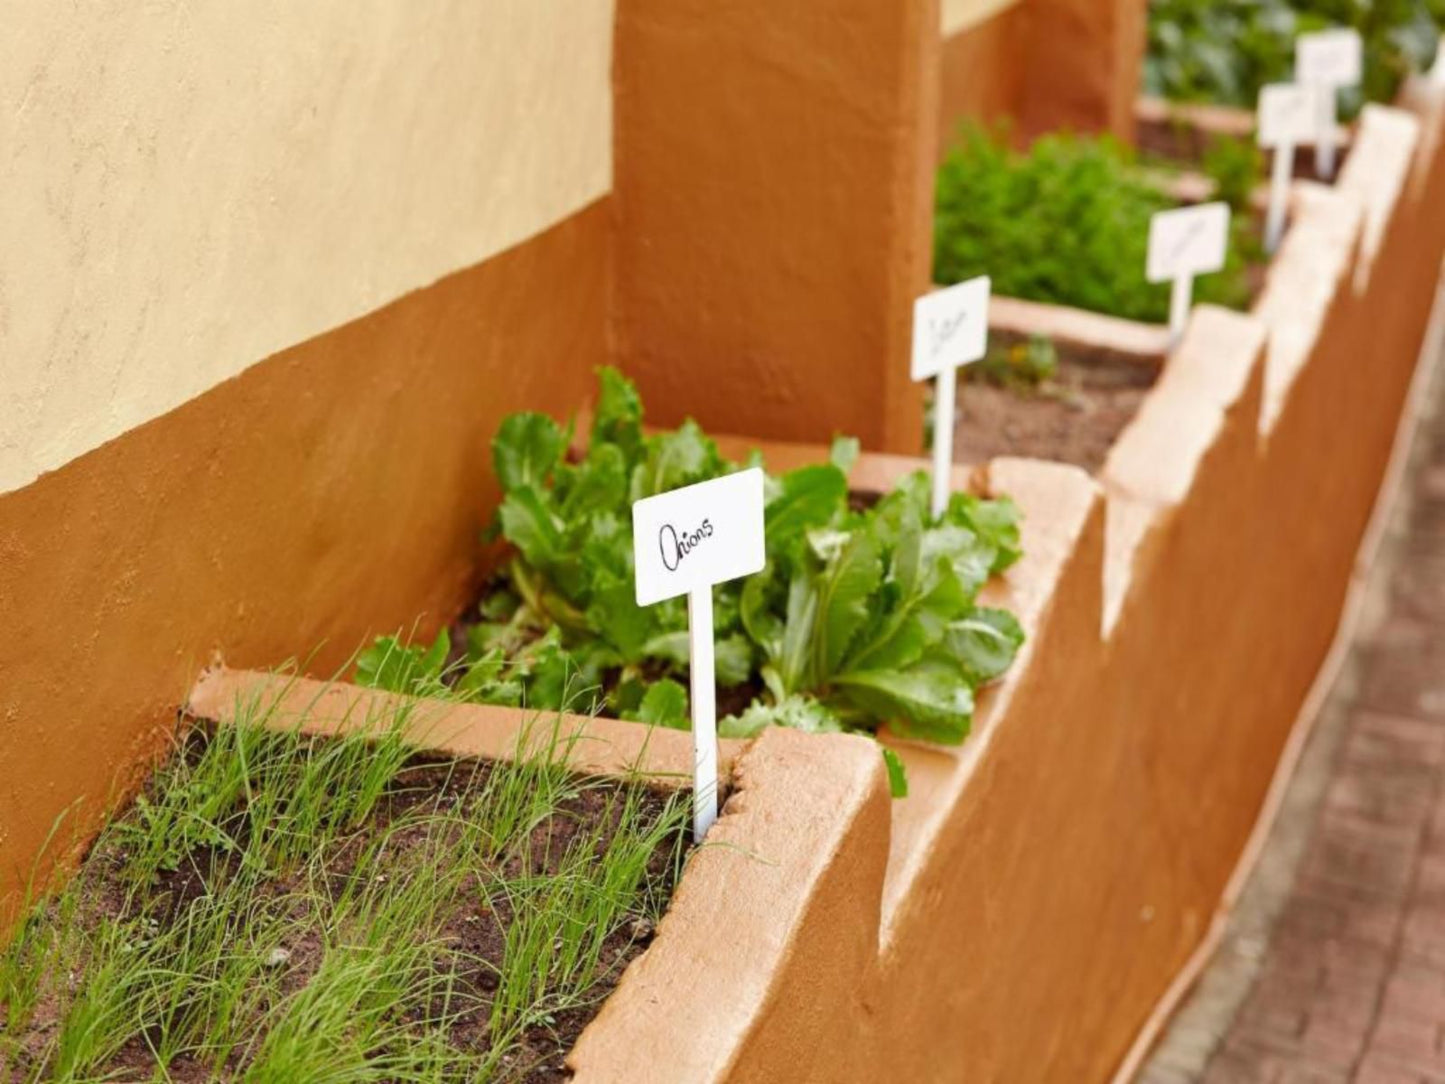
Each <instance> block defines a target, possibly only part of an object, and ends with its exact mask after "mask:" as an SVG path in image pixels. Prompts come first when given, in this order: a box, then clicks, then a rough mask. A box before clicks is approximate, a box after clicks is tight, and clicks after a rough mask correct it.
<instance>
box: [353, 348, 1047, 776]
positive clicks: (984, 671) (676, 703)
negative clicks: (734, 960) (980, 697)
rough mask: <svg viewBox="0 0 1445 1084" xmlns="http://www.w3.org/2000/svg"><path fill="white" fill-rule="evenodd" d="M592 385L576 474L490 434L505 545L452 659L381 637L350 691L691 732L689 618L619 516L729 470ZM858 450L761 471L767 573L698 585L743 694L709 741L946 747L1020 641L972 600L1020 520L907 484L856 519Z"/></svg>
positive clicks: (698, 443) (688, 425)
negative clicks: (641, 584)
mask: <svg viewBox="0 0 1445 1084" xmlns="http://www.w3.org/2000/svg"><path fill="white" fill-rule="evenodd" d="M600 383H601V387H600V391H599V395H598V400H597V404H596V412H595V414H594V417H593V422H592V429H591V434H590V437H589V441H588V445H587V450H586V453H585V455H583V456H582V457H581V459H580V460H577V459H575V458H574V459H573V460H572V461H569V459H568V448H567V445H568V443H569V441H570V429H564V428H563V427H562V426H559V425H557V424H556V423H555V422H553V421H552V420H551V419H549V418H546V417H544V416H542V415H539V414H517V415H513V416H512V417H510V418H508V419H507V420H506V421H505V422H504V423H503V424H502V426H501V428H500V429H499V431H498V433H497V436H496V439H495V440H494V442H493V460H494V464H495V467H496V473H497V478H498V480H499V481H500V482H501V485H502V489H503V497H502V502H501V506H500V508H499V510H498V514H497V527H498V531H499V533H500V535H501V536H502V537H503V538H504V539H505V540H506V541H507V542H508V543H510V544H511V546H512V548H513V550H514V552H513V554H512V556H511V558H510V560H509V561H508V563H507V564H506V565H505V566H504V568H503V570H502V571H501V573H500V574H499V576H498V579H497V580H496V582H495V583H494V589H493V590H492V591H490V592H489V593H488V595H487V597H486V598H485V599H484V601H483V603H482V606H481V609H480V612H479V614H478V615H477V616H478V617H479V620H477V621H476V622H475V623H473V624H472V625H470V626H469V628H468V634H467V644H466V651H465V654H464V656H463V657H461V658H459V659H453V658H452V656H453V652H452V647H451V643H450V640H449V638H448V636H447V634H446V632H445V631H443V632H442V633H441V634H439V636H438V637H437V639H436V641H434V642H433V643H432V644H430V645H412V646H408V645H403V644H402V643H401V642H399V641H398V640H397V639H396V638H395V637H383V638H381V639H379V640H377V642H376V643H375V644H374V645H373V646H372V647H371V648H369V649H368V650H367V651H365V652H363V653H362V655H361V657H360V660H359V662H358V666H357V680H358V681H359V682H361V683H362V684H365V685H371V686H373V687H377V688H386V689H393V690H395V691H399V692H409V693H419V694H436V693H439V692H442V691H446V690H450V693H451V695H454V696H459V697H461V698H463V699H468V700H474V701H479V702H485V703H495V704H509V705H514V706H521V707H528V708H535V709H538V710H570V711H594V710H598V709H601V708H604V707H605V708H606V709H607V710H609V711H611V712H612V713H614V714H617V715H619V716H621V717H623V718H631V719H636V720H639V721H642V722H645V723H649V724H651V725H655V726H669V727H681V728H686V727H687V726H688V695H687V690H686V688H685V684H684V682H685V680H686V677H687V668H688V663H689V642H688V633H687V611H686V606H685V604H684V603H683V601H682V600H680V599H674V600H670V601H668V602H664V603H660V604H658V605H656V606H650V607H646V608H642V607H639V606H638V605H637V604H636V600H635V594H634V588H633V570H632V535H631V511H630V504H631V502H632V501H634V500H637V499H639V498H640V497H644V496H650V495H652V494H654V493H658V492H663V491H666V490H669V489H673V488H676V487H678V486H682V485H688V484H691V483H693V482H697V481H702V480H705V479H707V478H713V477H718V476H720V475H722V474H725V473H727V472H729V471H731V470H734V469H736V465H735V464H732V463H730V462H728V461H727V460H725V459H724V458H723V457H722V456H721V455H720V454H719V452H718V449H717V446H716V444H715V443H714V442H713V441H712V440H711V439H709V438H708V437H707V436H706V434H704V433H703V431H702V430H701V428H699V427H698V426H697V425H696V423H694V422H691V421H689V422H685V423H684V424H683V425H682V426H681V427H679V428H678V429H676V430H674V431H672V432H668V433H661V434H655V435H654V434H649V433H647V432H646V431H645V430H644V429H643V426H642V404H641V402H640V400H639V398H638V396H637V392H636V390H635V389H634V388H633V387H632V385H631V384H630V383H629V382H628V381H627V380H626V379H625V378H623V377H622V376H621V375H620V374H618V373H617V372H615V371H614V370H610V369H605V370H603V371H602V372H601V374H600ZM857 455H858V443H857V441H855V440H850V439H848V438H838V439H836V440H835V441H834V443H833V447H832V451H831V455H830V461H829V462H827V463H821V464H817V465H813V466H806V467H802V468H800V469H797V470H794V471H790V472H788V473H786V474H783V475H781V476H778V477H770V478H769V479H768V480H767V485H766V491H765V492H766V497H765V501H766V504H765V515H766V523H767V558H768V560H767V566H766V568H765V569H764V570H763V572H761V573H759V574H758V575H756V576H752V577H749V578H748V579H746V580H743V581H735V582H732V583H728V584H722V585H719V586H718V587H717V588H715V589H714V624H715V633H716V635H715V641H714V643H715V649H716V650H715V657H716V673H717V678H718V682H719V684H720V685H721V686H723V687H724V688H732V689H746V690H748V691H749V693H750V694H751V696H752V703H751V705H750V706H749V707H748V708H747V709H746V710H745V711H743V712H741V713H740V714H738V715H736V716H731V717H726V718H724V719H722V720H720V721H719V731H720V733H722V734H723V735H724V736H734V737H737V736H751V735H754V734H756V733H758V732H759V731H760V730H761V729H762V728H764V727H766V726H789V727H793V728H795V729H799V730H805V731H810V732H828V731H840V730H861V731H864V732H871V731H873V730H875V729H876V728H877V727H878V726H879V725H880V724H882V723H888V724H890V725H891V726H893V727H894V728H895V729H896V730H897V731H898V732H899V733H901V734H905V735H910V736H914V737H919V738H924V739H927V740H930V741H937V742H943V743H949V744H952V743H957V742H959V741H962V740H963V738H964V736H965V735H966V734H967V733H968V729H969V726H970V722H971V719H972V712H973V693H974V689H975V688H976V687H977V686H978V685H980V684H981V683H983V682H986V681H989V680H991V679H993V678H995V677H997V676H998V675H999V674H1001V673H1002V672H1003V671H1004V670H1005V669H1006V668H1007V667H1008V665H1009V662H1010V661H1011V660H1012V659H1013V656H1014V654H1015V652H1016V651H1017V649H1018V647H1019V644H1020V643H1021V642H1022V639H1023V634H1022V631H1021V630H1020V628H1019V626H1018V623H1017V622H1016V621H1015V620H1014V619H1013V618H1012V616H1011V615H1009V614H1007V613H1005V612H1003V611H999V610H988V609H981V608H979V607H977V606H976V605H975V602H974V599H975V596H976V595H977V593H978V590H979V588H980V587H981V586H982V585H983V583H984V582H985V581H986V580H987V579H988V577H989V576H990V575H992V574H994V573H996V572H999V571H1002V570H1003V569H1005V568H1007V567H1008V566H1009V565H1010V564H1012V563H1013V562H1014V561H1015V560H1017V559H1018V556H1019V533H1018V512H1017V509H1016V508H1014V506H1013V505H1012V504H1011V503H1010V502H1008V501H1007V500H984V499H981V498H977V497H973V496H969V495H967V494H956V495H955V496H954V497H953V498H952V500H951V501H950V503H949V506H948V508H947V509H946V511H945V512H944V514H943V515H942V516H941V517H938V518H936V519H935V518H934V517H933V516H932V515H931V514H930V509H929V484H928V479H927V476H926V475H925V474H923V473H922V472H919V473H916V474H912V475H909V476H907V477H905V478H903V479H902V480H900V482H899V483H898V485H897V486H896V487H895V489H894V490H893V491H892V492H890V493H887V494H885V495H883V496H882V497H881V498H880V499H879V500H878V501H877V502H876V503H875V504H874V505H873V506H872V507H869V508H866V509H865V510H862V511H859V510H856V509H854V508H852V507H850V504H849V492H848V481H847V476H848V472H849V471H850V470H851V469H852V467H853V465H854V463H855V461H856V459H857ZM884 755H885V759H886V761H887V767H888V772H889V779H890V784H891V786H892V787H893V789H894V791H895V793H906V783H905V781H904V780H903V777H902V764H901V762H900V761H899V760H898V758H897V757H896V756H895V755H893V754H891V753H887V752H885V754H884Z"/></svg>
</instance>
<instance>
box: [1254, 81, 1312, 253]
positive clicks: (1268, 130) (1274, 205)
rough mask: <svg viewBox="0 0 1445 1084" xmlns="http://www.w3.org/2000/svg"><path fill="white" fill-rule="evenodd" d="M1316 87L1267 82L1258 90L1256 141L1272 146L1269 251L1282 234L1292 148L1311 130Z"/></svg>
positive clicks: (1266, 225)
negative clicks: (1257, 139)
mask: <svg viewBox="0 0 1445 1084" xmlns="http://www.w3.org/2000/svg"><path fill="white" fill-rule="evenodd" d="M1319 97H1320V94H1319V91H1318V90H1317V89H1316V88H1315V87H1313V86H1310V85H1309V84H1307V83H1271V84H1270V85H1269V86H1267V87H1261V88H1260V91H1259V125H1258V129H1259V145H1260V146H1261V147H1273V148H1274V162H1273V164H1272V166H1271V169H1270V175H1269V211H1268V212H1267V213H1266V215H1265V219H1264V247H1265V248H1266V249H1267V250H1268V251H1270V252H1273V251H1274V250H1275V249H1277V248H1279V241H1280V238H1281V237H1282V236H1284V212H1285V201H1286V200H1287V199H1288V197H1289V179H1290V175H1291V174H1292V173H1293V171H1294V149H1295V146H1296V145H1298V144H1300V143H1306V142H1308V141H1309V139H1310V137H1311V136H1312V135H1313V134H1314V132H1315V127H1316V122H1317V118H1318V117H1319V108H1318V106H1317V105H1316V102H1317V101H1318V99H1319Z"/></svg>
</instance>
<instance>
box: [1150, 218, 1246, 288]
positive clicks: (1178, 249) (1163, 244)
mask: <svg viewBox="0 0 1445 1084" xmlns="http://www.w3.org/2000/svg"><path fill="white" fill-rule="evenodd" d="M1228 245H1229V204H1227V203H1201V204H1198V205H1197V206H1193V207H1176V208H1175V209H1174V210H1172V211H1160V212H1159V213H1158V214H1156V215H1155V216H1154V217H1153V218H1152V219H1150V220H1149V264H1148V268H1147V269H1146V273H1145V277H1146V278H1148V280H1149V281H1150V282H1168V281H1170V280H1171V279H1178V278H1181V277H1183V276H1186V275H1188V276H1193V275H1207V274H1209V273H1210V272H1211V271H1218V270H1219V269H1220V268H1222V267H1223V266H1224V256H1225V252H1226V250H1227V248H1228Z"/></svg>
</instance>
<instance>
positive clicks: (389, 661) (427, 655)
mask: <svg viewBox="0 0 1445 1084" xmlns="http://www.w3.org/2000/svg"><path fill="white" fill-rule="evenodd" d="M451 649H452V644H451V637H450V636H449V635H448V634H447V630H446V629H442V630H441V631H440V632H438V633H437V636H436V639H435V640H433V641H432V643H431V645H430V646H429V647H423V646H422V645H420V644H405V645H404V644H402V642H401V641H400V640H399V639H398V638H397V637H395V636H378V637H377V638H376V639H375V640H374V641H372V644H371V646H370V647H368V648H366V650H364V651H362V652H361V653H360V654H358V655H357V657H356V683H357V684H358V685H363V686H365V687H367V688H370V689H384V690H386V691H387V692H393V693H406V694H409V695H414V696H423V695H427V694H429V693H434V692H436V691H439V690H440V689H441V685H442V677H443V675H444V674H445V672H446V663H447V656H448V655H450V654H451Z"/></svg>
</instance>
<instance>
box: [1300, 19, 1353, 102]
mask: <svg viewBox="0 0 1445 1084" xmlns="http://www.w3.org/2000/svg"><path fill="white" fill-rule="evenodd" d="M1364 59H1365V50H1364V43H1363V42H1362V41H1361V40H1360V34H1359V31H1357V30H1351V29H1350V28H1349V27H1340V28H1338V29H1334V30H1319V31H1316V32H1315V33H1313V34H1301V35H1300V36H1299V37H1298V38H1297V39H1295V46H1294V77H1295V80H1296V82H1300V83H1313V84H1314V85H1315V86H1325V87H1335V88H1339V87H1352V86H1354V85H1355V84H1357V83H1358V82H1359V81H1360V80H1361V79H1362V78H1363V77H1364V73H1365V65H1364Z"/></svg>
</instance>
